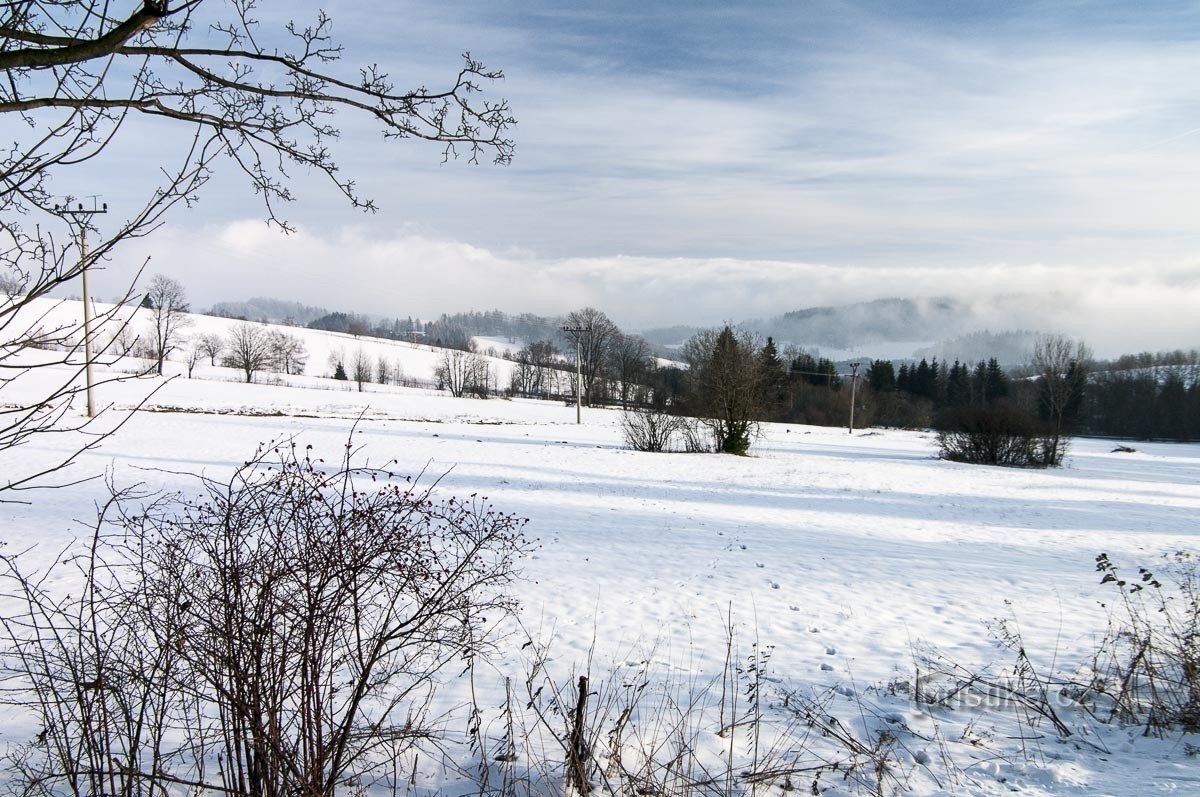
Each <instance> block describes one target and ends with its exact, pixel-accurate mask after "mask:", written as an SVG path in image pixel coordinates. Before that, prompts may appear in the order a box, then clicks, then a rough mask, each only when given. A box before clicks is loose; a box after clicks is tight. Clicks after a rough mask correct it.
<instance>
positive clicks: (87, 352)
mask: <svg viewBox="0 0 1200 797" xmlns="http://www.w3.org/2000/svg"><path fill="white" fill-rule="evenodd" d="M54 209H55V210H56V211H58V212H59V213H61V214H62V215H63V216H69V217H70V218H71V220H72V221H74V222H75V223H76V224H78V225H79V270H80V272H81V273H82V275H83V358H84V371H85V373H86V375H87V376H86V378H87V416H88V417H89V418H95V417H96V397H95V396H94V395H93V393H92V384H93V381H92V295H91V292H90V291H88V272H87V230H88V225H89V223H90V222H89V221H88V219H90V218H91V217H92V216H98V215H100V214H101V213H107V212H108V203H107V202H105V203H104V204H103V206H101V207H99V208H97V207H96V197H92V208H91V210H86V209H85V208H84V207H83V203H82V202H79V203H76V206H75V207H74V208H72V207H71V206H70V205H69V204H67V203H64V204H62V205H55V206H54Z"/></svg>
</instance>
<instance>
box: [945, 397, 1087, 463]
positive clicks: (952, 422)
mask: <svg viewBox="0 0 1200 797" xmlns="http://www.w3.org/2000/svg"><path fill="white" fill-rule="evenodd" d="M939 425H940V426H942V431H940V432H938V447H939V450H940V454H941V457H942V459H949V460H952V461H954V462H969V463H973V464H978V465H1006V466H1010V467H1025V468H1029V467H1032V468H1047V467H1051V466H1057V465H1061V464H1062V458H1063V456H1064V454H1065V453H1066V446H1065V445H1063V444H1062V443H1058V444H1056V441H1055V436H1054V432H1053V430H1049V429H1047V428H1046V427H1045V426H1044V425H1043V424H1042V423H1041V422H1040V421H1038V419H1037V418H1036V417H1035V416H1033V415H1032V414H1031V413H1029V412H1027V411H1026V410H1024V409H1023V408H1021V407H1020V406H1018V405H1017V404H1014V403H1012V402H1010V401H1007V400H999V401H994V402H992V403H991V404H989V405H987V406H986V407H960V408H957V409H955V410H953V411H951V412H950V413H948V414H947V415H946V416H944V417H943V418H942V419H941V423H940V424H939Z"/></svg>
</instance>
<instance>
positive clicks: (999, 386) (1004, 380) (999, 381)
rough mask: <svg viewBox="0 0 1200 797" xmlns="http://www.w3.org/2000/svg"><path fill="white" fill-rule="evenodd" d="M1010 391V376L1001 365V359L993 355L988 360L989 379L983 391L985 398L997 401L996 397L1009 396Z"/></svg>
mask: <svg viewBox="0 0 1200 797" xmlns="http://www.w3.org/2000/svg"><path fill="white" fill-rule="evenodd" d="M1008 393H1009V386H1008V376H1007V375H1006V374H1005V373H1004V369H1003V368H1001V367H1000V361H999V360H997V359H996V358H995V357H992V358H991V359H990V360H988V361H987V381H986V384H985V386H984V391H983V396H984V400H985V401H995V400H996V399H1000V398H1007V397H1008Z"/></svg>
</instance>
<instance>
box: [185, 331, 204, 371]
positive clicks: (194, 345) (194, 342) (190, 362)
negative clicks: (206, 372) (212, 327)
mask: <svg viewBox="0 0 1200 797" xmlns="http://www.w3.org/2000/svg"><path fill="white" fill-rule="evenodd" d="M202 359H204V351H203V350H202V349H201V348H200V339H199V338H192V339H191V340H189V341H188V342H187V345H186V346H184V348H183V364H184V365H185V366H187V376H188V379H191V378H192V372H193V371H195V370H196V366H197V365H198V364H199V363H200V360H202Z"/></svg>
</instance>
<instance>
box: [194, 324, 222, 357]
mask: <svg viewBox="0 0 1200 797" xmlns="http://www.w3.org/2000/svg"><path fill="white" fill-rule="evenodd" d="M196 346H197V348H198V349H199V351H200V352H202V353H203V354H204V356H205V357H207V358H208V364H209V365H216V364H217V358H218V357H220V356H221V353H222V352H223V351H225V340H224V339H223V338H222V337H221V336H220V335H218V334H217V333H215V332H205V333H203V334H201V335H200V337H199V338H197V339H196Z"/></svg>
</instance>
